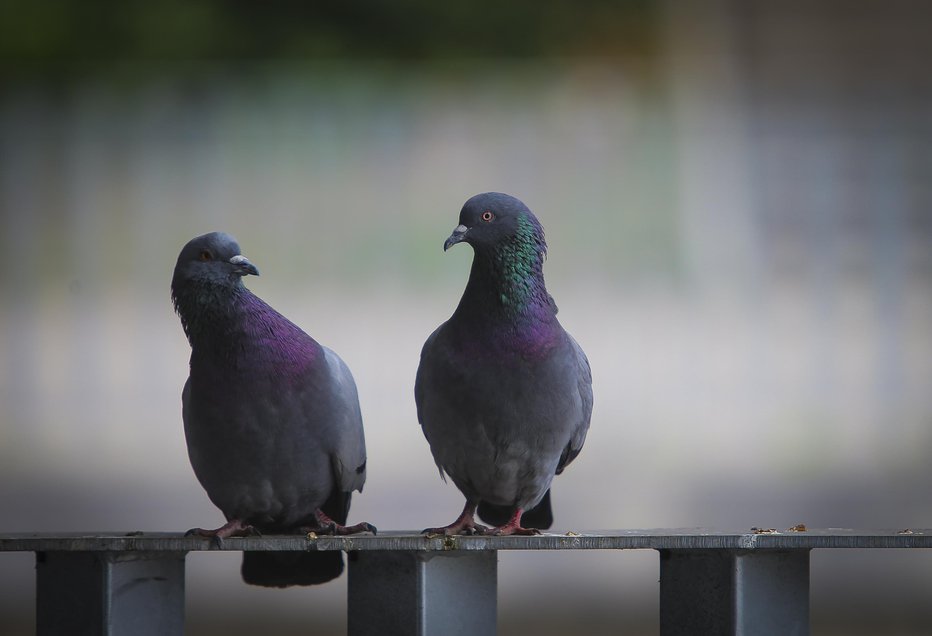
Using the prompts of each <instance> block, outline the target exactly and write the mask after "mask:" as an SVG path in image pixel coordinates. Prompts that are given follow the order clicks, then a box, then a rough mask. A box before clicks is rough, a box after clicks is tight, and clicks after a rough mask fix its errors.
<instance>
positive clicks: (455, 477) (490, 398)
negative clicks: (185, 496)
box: [414, 192, 592, 535]
mask: <svg viewBox="0 0 932 636" xmlns="http://www.w3.org/2000/svg"><path fill="white" fill-rule="evenodd" d="M457 243H468V244H469V245H471V246H472V248H473V251H474V256H473V262H472V270H471V271H470V274H469V282H468V283H467V284H466V289H465V291H464V292H463V297H462V299H461V300H460V302H459V305H458V306H457V308H456V311H454V312H453V315H452V316H451V317H450V319H449V320H447V321H446V322H445V323H443V324H442V325H440V327H438V328H437V330H436V331H434V332H433V333H432V334H431V335H430V337H429V338H428V339H427V342H425V343H424V348H423V350H422V351H421V362H420V366H419V367H418V370H417V379H416V382H415V389H414V393H415V401H416V403H417V413H418V420H419V421H420V423H421V426H422V429H423V431H424V435H425V437H427V441H428V443H429V444H430V450H431V452H432V453H433V456H434V461H435V462H436V463H437V466H438V467H439V469H440V474H441V476H443V475H444V474H446V475H447V476H449V477H450V479H451V480H452V481H453V483H454V484H456V486H457V488H459V490H460V491H461V492H462V493H463V495H464V496H465V497H466V505H465V507H464V508H463V511H462V513H461V514H460V516H459V517H458V518H457V519H456V520H455V521H454V522H453V523H451V524H449V525H447V526H441V527H437V528H429V529H427V530H425V532H427V533H439V534H447V535H450V534H460V533H473V532H479V533H491V534H502V535H507V534H536V533H538V532H539V530H540V529H546V528H549V527H550V525H551V524H552V522H553V517H552V512H551V506H550V484H551V481H552V480H553V477H554V475H558V474H560V473H561V472H563V469H564V468H566V466H567V465H568V464H569V463H570V462H571V461H573V459H574V458H575V457H576V456H577V455H578V454H579V452H580V450H581V449H582V446H583V442H584V441H585V439H586V432H587V431H588V429H589V419H590V416H591V414H592V376H591V373H590V369H589V361H588V360H587V359H586V355H585V354H584V353H583V351H582V349H581V348H580V347H579V345H578V344H577V343H576V341H575V340H574V339H573V338H572V336H570V335H569V334H568V333H567V332H566V331H565V330H564V329H563V327H562V326H561V325H560V323H559V321H558V320H557V307H556V305H555V304H554V301H553V298H551V297H550V294H548V293H547V288H546V286H545V285H544V274H543V264H544V257H545V254H546V250H547V245H546V243H545V241H544V230H543V228H542V227H541V225H540V223H539V222H538V220H537V217H535V216H534V214H533V213H532V212H531V211H530V210H529V209H528V208H527V206H525V205H524V204H523V203H522V202H521V201H519V200H518V199H516V198H514V197H512V196H509V195H507V194H500V193H496V192H489V193H485V194H479V195H476V196H474V197H473V198H471V199H470V200H469V201H467V202H466V204H465V205H464V206H463V209H462V211H461V212H460V217H459V225H458V226H457V227H456V229H454V230H453V233H452V234H451V235H450V237H449V238H448V239H447V240H446V242H445V243H444V245H443V248H444V250H447V249H449V248H450V247H451V246H453V245H455V244H457ZM477 511H478V515H479V517H481V518H482V519H483V520H484V521H486V522H488V523H490V524H492V525H493V526H494V527H492V528H486V527H485V526H482V525H480V524H478V523H476V521H475V515H476V514H477Z"/></svg>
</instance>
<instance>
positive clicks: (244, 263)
mask: <svg viewBox="0 0 932 636" xmlns="http://www.w3.org/2000/svg"><path fill="white" fill-rule="evenodd" d="M230 264H231V265H232V266H233V268H234V271H235V272H236V273H237V274H239V275H240V276H246V275H247V274H252V275H253V276H258V275H259V269H258V268H257V267H256V266H255V265H253V264H252V263H250V262H249V259H248V258H246V257H245V256H243V255H242V254H237V255H236V256H234V257H233V258H231V259H230Z"/></svg>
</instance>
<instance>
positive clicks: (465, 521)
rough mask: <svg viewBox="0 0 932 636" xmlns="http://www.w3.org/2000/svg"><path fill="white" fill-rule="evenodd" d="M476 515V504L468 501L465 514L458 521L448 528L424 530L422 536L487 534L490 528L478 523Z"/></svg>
mask: <svg viewBox="0 0 932 636" xmlns="http://www.w3.org/2000/svg"><path fill="white" fill-rule="evenodd" d="M475 514H476V504H474V503H472V502H469V501H467V502H466V506H465V507H464V508H463V512H461V513H460V516H459V517H457V518H456V521H454V522H453V523H451V524H450V525H448V526H441V527H439V528H427V529H426V530H422V531H421V534H442V535H443V536H445V537H450V536H453V535H456V534H485V533H486V532H487V531H488V528H486V527H485V526H482V525H479V524H478V523H476V519H475Z"/></svg>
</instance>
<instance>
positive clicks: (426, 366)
mask: <svg viewBox="0 0 932 636" xmlns="http://www.w3.org/2000/svg"><path fill="white" fill-rule="evenodd" d="M441 329H443V325H440V326H439V327H437V328H436V329H435V330H434V332H433V333H432V334H430V336H429V337H428V338H427V340H426V341H425V342H424V346H423V347H422V348H421V362H420V364H418V367H417V376H416V377H415V379H414V404H415V406H416V407H417V421H418V422H419V423H420V424H421V426H423V425H424V399H425V397H426V395H425V386H424V383H425V375H426V374H428V373H430V372H431V371H430V366H431V363H430V352H431V350H432V349H433V346H434V343H435V342H436V340H437V334H438V333H440V330H441Z"/></svg>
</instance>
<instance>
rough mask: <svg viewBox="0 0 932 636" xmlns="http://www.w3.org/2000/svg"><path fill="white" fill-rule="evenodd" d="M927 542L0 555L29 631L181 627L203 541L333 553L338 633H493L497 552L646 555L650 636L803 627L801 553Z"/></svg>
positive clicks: (625, 540)
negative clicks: (339, 573)
mask: <svg viewBox="0 0 932 636" xmlns="http://www.w3.org/2000/svg"><path fill="white" fill-rule="evenodd" d="M838 548H932V529H923V530H899V531H896V530H892V531H883V530H867V531H858V530H844V529H836V528H832V529H826V530H805V529H801V528H795V529H791V530H787V531H779V532H778V531H775V530H759V529H755V530H752V531H750V532H743V533H742V532H737V533H736V532H723V531H715V530H704V529H672V530H669V529H659V530H612V531H605V532H586V533H580V534H577V533H567V534H543V535H539V536H517V537H516V536H512V537H491V536H457V537H440V536H423V535H419V534H411V533H407V532H387V533H382V534H379V535H378V536H370V535H357V536H347V537H330V536H314V535H310V536H303V535H297V536H262V537H244V538H232V539H227V540H226V541H224V543H223V545H221V546H216V545H214V544H212V543H211V541H210V540H208V539H203V538H197V537H185V536H182V535H179V534H166V533H144V534H140V533H130V534H126V535H120V534H93V535H78V534H48V533H42V534H28V533H19V534H0V552H2V551H18V552H35V553H36V564H37V568H36V571H37V576H36V595H37V598H36V612H37V617H36V618H37V622H36V625H37V630H36V631H37V633H38V634H39V635H40V636H47V635H51V634H105V635H108V636H111V635H112V636H115V635H123V634H127V635H129V634H131V635H133V636H145V635H148V634H152V635H158V636H166V635H172V634H182V633H183V631H184V567H185V555H186V554H187V553H188V552H194V551H204V550H235V551H243V550H259V551H305V550H343V551H345V552H347V554H348V561H349V582H348V595H349V598H348V612H349V616H348V629H349V634H350V636H369V635H375V634H378V635H380V636H384V635H390V634H402V635H406V636H407V635H413V636H420V635H432V634H443V635H444V636H453V635H457V634H464V635H466V634H468V635H469V636H479V635H485V634H494V633H495V629H496V612H497V600H496V597H497V576H498V572H497V568H498V558H497V553H498V551H499V550H635V549H652V550H657V551H658V552H659V554H660V633H661V635H662V636H680V635H687V634H688V635H690V636H705V635H713V634H714V635H721V634H734V635H752V634H753V635H754V636H768V635H774V636H778V635H779V636H791V635H805V634H808V633H809V552H810V550H813V549H838Z"/></svg>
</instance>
